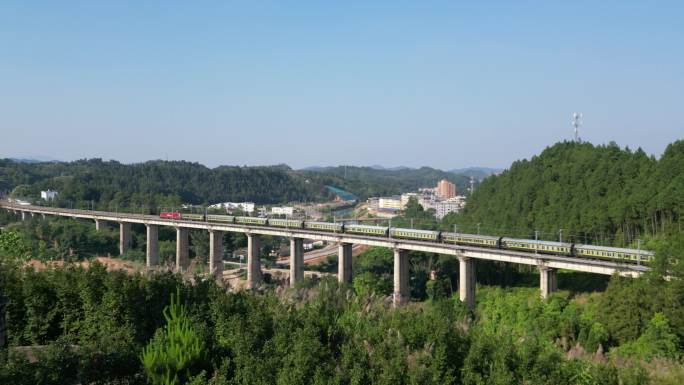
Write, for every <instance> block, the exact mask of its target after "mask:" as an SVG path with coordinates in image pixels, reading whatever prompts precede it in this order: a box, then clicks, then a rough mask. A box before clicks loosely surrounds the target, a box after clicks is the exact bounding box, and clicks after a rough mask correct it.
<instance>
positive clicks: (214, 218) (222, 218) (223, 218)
mask: <svg viewBox="0 0 684 385" xmlns="http://www.w3.org/2000/svg"><path fill="white" fill-rule="evenodd" d="M207 220H208V221H209V222H223V223H235V217H234V216H232V215H216V214H207Z"/></svg>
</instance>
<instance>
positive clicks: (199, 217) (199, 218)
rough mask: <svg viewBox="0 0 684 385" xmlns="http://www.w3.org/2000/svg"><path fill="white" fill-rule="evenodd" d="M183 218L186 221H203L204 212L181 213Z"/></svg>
mask: <svg viewBox="0 0 684 385" xmlns="http://www.w3.org/2000/svg"><path fill="white" fill-rule="evenodd" d="M180 217H181V219H184V220H186V221H203V220H204V214H192V213H181V215H180Z"/></svg>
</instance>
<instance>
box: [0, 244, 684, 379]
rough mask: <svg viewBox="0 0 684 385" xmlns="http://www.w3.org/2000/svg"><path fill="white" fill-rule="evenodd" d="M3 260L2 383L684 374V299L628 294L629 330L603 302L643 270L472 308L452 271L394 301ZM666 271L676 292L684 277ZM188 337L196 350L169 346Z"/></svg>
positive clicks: (332, 288)
mask: <svg viewBox="0 0 684 385" xmlns="http://www.w3.org/2000/svg"><path fill="white" fill-rule="evenodd" d="M383 259H384V258H383V257H382V256H377V258H376V259H374V260H373V261H371V262H372V263H371V262H369V265H368V266H367V267H368V268H370V267H371V266H375V267H376V268H377V267H378V266H382V264H383V262H382V261H383ZM0 273H1V274H2V278H3V280H4V282H5V283H6V284H5V287H3V289H5V290H4V292H5V295H6V297H7V300H8V306H7V319H8V326H9V327H8V333H9V337H10V343H11V348H10V350H9V354H5V353H3V362H2V363H0V383H3V384H5V383H7V384H17V385H23V384H36V383H40V384H77V383H93V384H145V383H148V381H149V382H152V383H163V382H160V380H158V379H157V380H155V378H158V377H159V376H158V375H159V374H163V373H165V372H167V371H168V370H169V369H170V374H169V376H168V377H169V379H170V378H173V377H174V374H176V373H177V374H178V383H192V384H212V385H218V384H280V385H289V384H297V385H299V384H304V385H306V384H388V385H389V384H392V385H394V384H468V385H475V384H528V385H535V384H540V385H541V384H567V385H570V384H609V385H610V384H614V385H618V384H639V383H646V382H650V383H652V384H666V383H671V384H675V383H681V381H682V380H684V370H682V365H681V364H680V363H679V361H677V360H678V359H679V357H681V352H682V334H681V331H682V329H683V328H682V327H681V325H680V324H679V323H678V322H677V320H675V319H674V317H676V316H678V313H676V312H673V310H668V308H666V307H663V306H661V305H658V302H657V301H655V305H654V306H653V307H650V308H648V309H644V308H640V307H635V308H632V309H631V310H630V313H631V314H635V315H636V316H638V318H640V319H641V318H644V319H647V321H646V322H645V323H644V324H643V325H641V324H640V325H639V326H637V327H636V328H635V329H634V332H633V333H632V334H629V335H627V334H619V332H620V329H619V328H620V325H621V324H619V323H616V322H615V320H616V318H617V317H616V316H615V314H612V315H606V314H605V313H616V312H617V313H624V311H625V310H624V308H623V307H621V306H617V305H618V304H617V302H615V301H616V300H617V298H620V296H619V295H618V294H619V291H621V290H625V293H626V294H629V295H632V294H631V290H633V288H632V287H631V286H628V285H627V286H626V282H639V285H641V284H642V283H641V282H643V284H646V283H648V281H647V280H645V279H644V280H632V281H627V280H624V279H619V278H614V282H612V283H611V285H610V287H609V290H608V292H607V293H594V294H591V295H587V294H582V295H578V296H576V297H571V296H570V295H568V293H563V292H561V293H557V294H555V295H553V296H552V297H551V298H550V299H549V300H547V301H542V300H540V299H539V293H538V290H537V289H536V288H514V289H501V288H490V287H479V288H478V298H477V300H478V307H477V309H476V311H475V312H474V313H471V312H469V311H468V310H467V309H466V308H465V307H464V306H463V305H462V304H461V303H460V301H458V300H457V299H454V298H453V297H449V296H446V293H447V290H446V282H441V283H437V282H436V283H434V284H430V285H429V286H430V287H431V288H430V290H429V292H428V295H429V297H430V298H431V300H429V301H425V302H413V303H410V304H408V305H407V306H405V307H403V308H400V309H393V308H392V307H391V305H390V303H389V302H388V301H387V300H386V297H385V296H383V295H377V294H357V293H354V291H353V288H352V287H349V286H339V285H338V284H337V283H336V282H334V281H327V280H324V281H322V282H321V283H319V284H318V285H303V286H309V288H300V289H290V290H287V291H284V292H275V291H267V292H266V293H264V294H253V293H247V292H240V293H226V292H224V291H223V290H221V289H220V288H218V287H217V286H216V285H215V284H214V283H213V282H212V281H203V280H201V279H198V280H196V281H195V283H193V284H191V283H188V282H184V281H182V280H181V279H180V277H178V276H176V275H172V274H169V273H163V274H162V273H160V274H154V275H151V276H149V277H145V276H141V275H134V276H128V275H126V274H124V273H122V272H107V271H105V269H104V268H102V267H101V266H98V265H97V264H95V265H93V266H92V267H91V268H90V269H89V270H83V269H80V268H72V267H66V268H60V269H56V270H51V271H44V272H32V271H27V270H22V269H18V268H16V267H13V266H10V265H8V264H5V263H3V264H2V269H0ZM369 277H372V275H371V276H369ZM442 279H445V278H444V277H443V278H442ZM662 285H664V286H661V287H660V291H661V292H662V293H663V294H667V293H668V292H675V291H677V290H679V289H678V288H679V285H680V284H679V283H676V282H672V283H662ZM637 286H638V285H637ZM366 288H367V287H366ZM371 292H372V290H369V292H368V293H371ZM173 293H178V294H176V295H175V296H174V300H173V302H172V303H171V302H169V298H171V297H172V294H173ZM667 295H669V294H667ZM445 296H446V298H444V297H445ZM179 297H180V298H182V301H180V300H179V301H178V302H176V299H177V298H179ZM630 300H631V299H628V298H625V299H624V301H625V303H628V301H630ZM164 309H167V311H166V317H165V316H164V315H165V312H164ZM630 317H632V315H630ZM630 319H631V318H630ZM22 345H23V346H26V345H33V347H32V349H34V350H36V354H35V356H36V357H38V361H37V362H33V363H29V362H27V361H26V359H25V357H26V353H25V351H24V350H22V349H21V348H18V347H19V346H22ZM181 346H185V347H184V348H182V349H181ZM188 347H189V348H188ZM173 350H175V351H176V353H178V354H175V353H174V354H172V351H173ZM181 351H182V352H183V353H185V354H189V356H188V357H186V358H187V359H186V358H173V357H174V356H179V355H181ZM601 352H603V353H601ZM141 356H142V357H143V359H142V360H141V359H140V358H141ZM642 359H643V361H641V360H642ZM181 361H183V362H185V363H186V364H183V363H181ZM143 362H144V363H145V364H143ZM654 365H657V366H654ZM174 368H175V369H174ZM154 373H156V374H154ZM167 373H168V372H167Z"/></svg>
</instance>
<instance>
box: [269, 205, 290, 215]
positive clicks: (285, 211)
mask: <svg viewBox="0 0 684 385" xmlns="http://www.w3.org/2000/svg"><path fill="white" fill-rule="evenodd" d="M271 214H273V215H289V216H292V215H293V214H294V207H291V206H282V207H271Z"/></svg>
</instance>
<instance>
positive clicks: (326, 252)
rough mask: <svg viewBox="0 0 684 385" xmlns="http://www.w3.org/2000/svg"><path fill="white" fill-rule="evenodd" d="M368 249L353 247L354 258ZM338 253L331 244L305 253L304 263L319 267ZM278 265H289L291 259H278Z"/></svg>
mask: <svg viewBox="0 0 684 385" xmlns="http://www.w3.org/2000/svg"><path fill="white" fill-rule="evenodd" d="M367 249H368V247H367V246H365V245H360V244H354V245H353V246H352V256H354V257H355V256H357V255H359V254H361V253H363V252H364V251H365V250H367ZM337 252H338V248H337V245H336V244H334V243H331V244H328V245H327V246H325V247H324V248H322V249H318V250H311V251H309V252H306V253H304V263H305V264H311V265H317V264H319V263H321V262H323V261H325V259H326V258H328V257H329V256H331V255H337ZM278 263H279V264H283V265H289V263H290V258H289V257H285V258H280V259H278Z"/></svg>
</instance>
